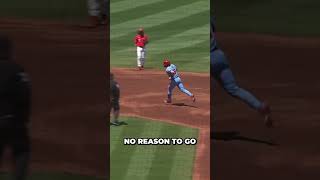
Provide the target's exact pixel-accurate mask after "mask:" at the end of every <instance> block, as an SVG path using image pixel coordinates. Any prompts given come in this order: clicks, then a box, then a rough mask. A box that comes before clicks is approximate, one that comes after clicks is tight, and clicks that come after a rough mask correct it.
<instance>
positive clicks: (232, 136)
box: [210, 131, 278, 146]
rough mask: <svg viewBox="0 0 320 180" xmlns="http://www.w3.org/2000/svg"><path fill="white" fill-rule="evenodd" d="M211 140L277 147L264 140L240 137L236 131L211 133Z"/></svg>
mask: <svg viewBox="0 0 320 180" xmlns="http://www.w3.org/2000/svg"><path fill="white" fill-rule="evenodd" d="M210 136H211V137H210V138H211V140H220V141H234V140H238V141H246V142H252V143H260V144H266V145H268V146H277V145H278V144H276V143H274V142H271V141H266V140H260V139H256V138H250V137H245V136H241V135H240V132H237V131H223V132H212V133H211V134H210Z"/></svg>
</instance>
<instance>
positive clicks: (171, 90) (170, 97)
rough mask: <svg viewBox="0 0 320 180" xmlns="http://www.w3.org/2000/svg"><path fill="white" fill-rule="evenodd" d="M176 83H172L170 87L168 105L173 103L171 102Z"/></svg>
mask: <svg viewBox="0 0 320 180" xmlns="http://www.w3.org/2000/svg"><path fill="white" fill-rule="evenodd" d="M176 85H177V84H176V82H174V81H171V82H170V84H169V85H168V97H167V102H168V103H171V100H172V92H173V89H174V88H175V87H176Z"/></svg>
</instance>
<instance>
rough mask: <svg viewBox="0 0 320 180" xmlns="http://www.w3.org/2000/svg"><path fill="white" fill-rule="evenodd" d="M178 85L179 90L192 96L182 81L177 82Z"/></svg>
mask: <svg viewBox="0 0 320 180" xmlns="http://www.w3.org/2000/svg"><path fill="white" fill-rule="evenodd" d="M178 87H179V90H180V91H181V92H183V93H185V94H186V95H188V96H190V97H192V96H193V94H192V93H191V92H190V91H188V90H187V89H186V88H185V87H184V86H183V84H182V82H179V84H178Z"/></svg>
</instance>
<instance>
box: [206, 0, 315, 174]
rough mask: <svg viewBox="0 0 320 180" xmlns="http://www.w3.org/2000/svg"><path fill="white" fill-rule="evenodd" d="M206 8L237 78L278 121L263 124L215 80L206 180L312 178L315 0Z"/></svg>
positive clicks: (222, 3)
mask: <svg viewBox="0 0 320 180" xmlns="http://www.w3.org/2000/svg"><path fill="white" fill-rule="evenodd" d="M231 3H232V6H231ZM213 8H214V9H215V10H216V13H215V15H216V19H217V29H218V31H219V32H218V33H217V37H218V41H219V44H220V45H221V47H222V49H223V50H224V51H225V53H226V54H227V56H228V58H229V61H230V64H231V68H232V69H233V71H234V73H235V76H236V78H237V82H238V83H239V85H240V86H242V87H244V88H246V89H249V90H250V91H252V92H253V93H254V94H255V95H257V96H258V97H259V98H260V99H265V100H266V101H268V102H269V104H270V105H271V108H272V111H273V118H274V119H275V121H277V127H276V128H275V129H271V130H270V129H266V128H265V127H264V126H263V122H262V119H261V117H259V116H258V115H257V114H256V113H255V112H253V111H252V110H250V109H249V108H248V107H246V106H245V105H244V104H242V103H241V102H239V101H237V100H234V99H233V98H231V97H229V96H228V95H227V94H226V93H224V92H223V90H222V89H221V87H219V86H216V87H217V88H216V89H215V92H214V97H212V98H213V99H214V107H212V112H213V113H214V115H215V117H216V118H215V122H214V126H213V130H214V131H215V134H216V137H214V138H215V139H214V140H212V141H211V142H212V151H211V158H212V166H211V172H212V175H213V179H218V180H231V179H248V180H249V179H260V180H270V179H274V180H282V179H291V180H300V179H308V180H317V179H319V177H320V172H319V168H320V161H319V157H320V153H319V152H320V151H319V150H320V146H319V143H318V137H319V136H320V133H319V118H320V115H319V110H318V103H319V100H320V96H319V87H320V82H319V79H318V78H317V77H319V71H318V64H319V59H320V55H319V53H318V50H319V48H320V39H319V35H320V30H319V24H318V23H315V22H316V21H317V20H318V19H319V17H320V14H319V11H318V9H319V2H318V1H312V0H307V1H304V0H303V1H302V0H295V1H287V0H279V1H263V0H261V1H248V0H240V1H237V2H235V1H231V0H223V1H217V2H215V4H214V7H213ZM239 22H241V23H239ZM213 83H215V82H213Z"/></svg>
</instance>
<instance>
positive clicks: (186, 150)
mask: <svg viewBox="0 0 320 180" xmlns="http://www.w3.org/2000/svg"><path fill="white" fill-rule="evenodd" d="M121 120H123V121H125V122H127V123H128V124H129V125H127V126H118V127H115V126H111V127H110V138H111V139H110V157H111V180H132V179H139V180H151V179H152V180H191V179H192V169H193V163H194V158H195V148H196V146H190V145H175V146H174V145H162V146H161V145H158V146H156V145H154V146H150V145H149V146H146V145H123V138H159V137H163V138H190V137H194V138H197V137H198V130H197V129H192V128H187V127H182V126H177V125H171V124H167V123H163V122H158V121H151V120H143V119H138V118H128V117H123V118H121Z"/></svg>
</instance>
